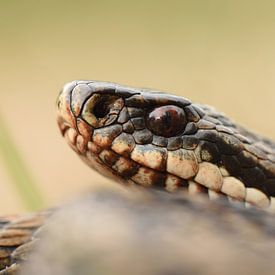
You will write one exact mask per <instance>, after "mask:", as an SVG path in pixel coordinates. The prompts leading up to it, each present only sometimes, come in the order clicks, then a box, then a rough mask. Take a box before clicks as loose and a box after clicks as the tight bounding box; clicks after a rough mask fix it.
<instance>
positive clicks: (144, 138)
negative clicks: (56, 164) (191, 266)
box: [0, 81, 275, 275]
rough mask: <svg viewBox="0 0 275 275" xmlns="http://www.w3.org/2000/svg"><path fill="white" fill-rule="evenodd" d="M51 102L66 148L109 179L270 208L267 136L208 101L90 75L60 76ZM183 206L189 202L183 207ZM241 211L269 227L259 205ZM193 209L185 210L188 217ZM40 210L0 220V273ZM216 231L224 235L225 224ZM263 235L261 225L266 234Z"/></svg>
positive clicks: (23, 253)
mask: <svg viewBox="0 0 275 275" xmlns="http://www.w3.org/2000/svg"><path fill="white" fill-rule="evenodd" d="M57 106H58V125H59V127H60V130H61V133H62V135H63V136H64V137H65V138H66V140H67V142H68V143H69V145H70V146H71V148H72V149H73V150H74V151H76V152H77V154H78V155H79V156H80V158H81V159H82V160H84V162H86V163H87V164H88V165H89V166H90V167H91V168H93V169H95V170H97V171H98V172H100V173H101V174H103V175H105V176H108V177H111V178H113V179H114V180H115V181H117V182H120V183H122V184H124V185H126V186H128V185H130V186H133V185H141V186H143V187H147V190H148V189H149V190H151V187H152V188H157V189H161V190H166V191H169V192H174V193H178V194H177V195H176V196H175V202H176V201H177V200H178V199H179V197H180V198H181V199H183V201H185V202H186V200H187V201H188V204H190V205H191V206H192V207H195V208H196V204H197V202H196V199H195V198H194V197H192V195H194V194H197V193H203V194H204V193H205V194H207V195H208V197H209V198H210V199H212V200H219V201H220V199H222V201H223V202H226V201H227V200H229V201H230V202H234V203H237V205H238V207H239V206H241V207H242V206H255V207H257V208H264V209H267V210H269V211H271V210H273V209H274V208H275V207H274V197H275V149H274V148H275V145H274V143H273V142H272V141H270V140H268V139H266V138H263V137H260V136H259V135H256V134H253V133H252V132H249V131H247V130H245V129H244V128H242V127H240V126H239V125H237V124H235V123H234V122H232V121H231V120H230V119H228V118H227V117H226V116H224V115H223V114H221V113H218V112H216V111H215V110H214V109H212V108H210V107H208V106H203V105H199V104H194V103H192V102H191V101H189V100H187V99H185V98H182V97H178V96H173V95H169V94H166V93H161V92H157V91H153V92H152V91H149V90H145V89H135V88H129V87H124V86H121V85H118V84H114V83H108V82H95V81H74V82H71V83H68V84H67V85H65V87H64V89H63V90H62V92H61V93H60V95H59V97H58V100H57ZM167 114H168V115H167ZM181 191H183V192H181ZM143 192H145V189H144V190H143ZM189 195H190V196H189ZM157 197H158V196H157ZM189 197H190V198H189ZM217 203H218V204H217V205H215V207H216V209H217V208H218V209H220V210H219V214H218V215H221V216H222V220H225V221H226V225H225V228H226V227H227V224H228V223H231V220H232V216H231V218H228V217H229V216H228V215H227V211H226V209H227V208H224V205H223V204H220V202H217ZM171 204H174V202H173V201H171ZM152 205H154V204H152ZM149 207H151V206H149ZM153 207H154V206H153ZM167 207H168V206H167ZM198 207H199V206H198ZM208 207H209V209H208ZM205 208H207V209H208V210H209V213H210V214H209V213H208V214H209V223H210V225H211V226H213V225H214V227H215V226H216V225H215V224H214V223H213V219H214V217H215V216H216V215H217V211H213V204H210V202H209V204H208V203H205V202H204V204H203V209H205ZM171 209H173V207H172V208H171ZM208 210H207V211H208ZM183 211H191V210H190V209H189V208H188V207H187V208H185V209H184V207H183ZM234 211H235V210H234ZM241 211H248V210H244V209H243V210H242V209H241V208H237V211H235V212H234V215H233V222H235V223H236V224H237V226H236V228H239V227H240V226H243V225H244V223H246V221H247V220H248V221H249V220H250V219H251V224H249V226H251V228H253V231H254V230H256V231H257V232H259V234H262V232H263V231H262V229H263V228H264V227H265V228H271V229H272V230H273V228H274V224H273V223H272V220H273V219H267V222H266V219H265V218H264V217H268V216H266V215H268V214H267V213H263V212H255V213H254V212H253V215H252V216H251V213H249V212H247V215H246V214H244V216H245V220H242V219H243V218H242V216H241V217H237V215H238V213H241ZM252 211H253V210H252ZM255 211H256V210H255ZM168 212H169V211H168ZM195 212H196V211H195ZM195 212H194V211H193V210H192V211H191V212H190V213H191V214H190V215H191V216H192V215H193V219H194V221H195V220H196V217H197V214H196V213H195ZM199 212H200V211H199ZM242 213H243V212H242ZM244 213H245V212H244ZM48 215H49V213H39V214H35V215H33V216H27V217H23V218H21V217H10V218H5V219H1V220H0V270H1V269H4V270H3V271H0V274H1V275H3V274H14V272H16V270H17V269H18V264H17V263H18V262H20V261H21V260H24V259H25V258H26V257H27V255H28V251H29V249H30V248H33V244H34V243H35V239H36V237H35V235H34V232H35V231H36V230H37V228H39V227H40V226H41V224H42V223H43V221H44V219H45V218H46V217H47V216H48ZM171 215H173V213H172V212H171ZM242 215H243V214H242ZM255 215H256V217H258V216H262V219H263V221H264V222H259V223H258V222H257V224H254V223H253V222H252V218H251V217H255ZM147 218H148V219H149V218H150V217H147V216H144V220H147ZM22 219H23V220H22ZM257 219H258V218H257ZM206 220H208V219H206ZM259 221H261V220H259ZM242 223H243V224H242ZM249 223H250V222H249ZM241 224H242V225H241ZM110 226H111V225H110ZM165 230H166V231H167V230H168V231H169V228H168V229H165ZM219 234H224V239H227V238H226V235H227V233H226V230H222V232H220V233H219ZM257 234H258V233H257ZM253 236H254V235H253ZM269 237H270V236H268V237H266V235H265V233H264V238H265V240H266V241H267V242H268V238H269ZM210 246H211V245H210ZM187 249H188V248H187ZM236 249H237V248H236ZM6 267H7V268H6Z"/></svg>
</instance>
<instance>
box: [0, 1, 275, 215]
mask: <svg viewBox="0 0 275 275" xmlns="http://www.w3.org/2000/svg"><path fill="white" fill-rule="evenodd" d="M274 14H275V2H274V1H273V0H270V1H265V0H263V1H251V0H250V1H249V0H241V1H239V0H230V1H225V0H192V1H186V0H181V1H180V0H177V1H176V0H174V1H173V0H171V1H156V0H155V1H145V0H139V1H129V0H128V1H126V0H117V1H84V0H80V1H68V0H67V1H65V0H47V1H40V0H2V1H0V35H1V36H0V37H1V38H0V39H1V40H0V65H1V66H0V80H1V88H0V116H1V125H2V126H1V125H0V139H1V135H2V150H0V153H1V157H0V194H1V197H0V214H7V213H15V212H23V211H26V210H27V209H28V208H29V209H31V208H32V209H34V208H37V207H40V205H41V200H38V202H37V203H34V204H33V205H32V204H30V205H26V202H25V203H24V202H23V200H22V197H21V196H22V194H21V195H20V192H18V190H17V189H18V186H17V187H16V185H15V184H14V183H16V181H17V184H18V183H19V185H20V184H21V183H20V177H21V176H20V175H21V174H20V172H19V174H17V177H15V176H14V174H16V173H17V171H16V165H17V164H18V162H16V163H17V164H15V165H14V164H13V163H12V162H13V160H14V159H16V158H18V159H19V163H21V164H22V167H23V168H22V171H23V172H22V171H21V173H23V174H24V173H25V176H26V177H25V182H23V184H26V183H27V182H28V181H30V182H31V184H36V186H37V189H39V190H40V193H42V196H43V200H44V206H52V205H56V204H59V203H61V202H64V201H66V200H68V199H70V198H72V197H73V196H75V195H77V194H79V193H81V192H87V190H90V189H92V188H94V187H95V186H98V185H104V186H110V187H111V186H113V185H112V184H111V183H110V182H109V181H108V180H106V179H103V178H101V177H100V176H95V174H94V172H93V171H91V170H90V169H89V168H87V167H86V166H85V165H83V164H82V162H81V161H79V160H78V159H77V158H76V156H75V154H74V153H73V152H71V150H70V149H69V147H68V146H67V145H66V144H65V142H64V141H63V140H62V138H61V137H60V135H59V132H58V129H57V127H56V123H55V106H54V103H55V98H56V96H57V93H58V91H59V90H60V88H61V87H62V85H63V84H64V82H67V81H70V80H73V79H96V80H108V81H114V82H119V83H122V84H127V85H132V86H142V87H151V88H155V89H161V90H169V91H173V92H174V93H176V94H179V95H183V96H185V97H187V98H190V99H192V100H194V101H198V102H201V103H206V104H210V105H214V106H216V108H217V109H219V110H222V111H223V112H225V113H227V114H228V115H229V116H231V117H232V118H233V119H235V120H237V121H238V122H240V123H242V124H244V125H246V126H248V127H249V128H252V129H254V130H255V131H257V132H260V133H263V134H265V135H267V136H270V137H273V138H275V129H274V127H273V126H274V119H273V118H274V115H275V110H274V104H275V77H274V72H275V16H274ZM14 145H15V146H16V147H15V146H14ZM16 150H18V152H15V151H16ZM18 154H19V155H18ZM8 156H11V157H10V159H9V157H8ZM7 163H10V164H11V165H10V166H9V165H7ZM11 168H12V169H11ZM13 169H14V170H13ZM18 175H19V176H18ZM21 187H22V186H21ZM23 187H24V186H23ZM23 189H24V188H23ZM21 191H22V190H21Z"/></svg>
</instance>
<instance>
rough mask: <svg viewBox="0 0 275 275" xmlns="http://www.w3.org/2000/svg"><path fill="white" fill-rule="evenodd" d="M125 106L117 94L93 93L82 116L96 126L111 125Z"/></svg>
mask: <svg viewBox="0 0 275 275" xmlns="http://www.w3.org/2000/svg"><path fill="white" fill-rule="evenodd" d="M123 106H124V101H123V99H122V98H120V97H118V96H116V95H110V94H106V95H102V94H99V93H98V94H93V95H92V96H91V97H90V98H89V99H88V100H87V101H86V103H85V104H84V106H83V109H82V112H81V117H82V118H83V119H84V120H85V121H86V122H87V123H88V124H90V125H91V126H93V127H94V128H98V127H103V126H107V125H110V124H111V123H112V122H114V121H115V119H116V118H117V116H118V114H119V112H120V110H121V109H122V108H123Z"/></svg>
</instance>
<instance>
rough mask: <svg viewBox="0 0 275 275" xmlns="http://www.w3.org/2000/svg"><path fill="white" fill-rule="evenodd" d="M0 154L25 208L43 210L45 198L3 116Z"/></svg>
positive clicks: (0, 132) (0, 130)
mask: <svg viewBox="0 0 275 275" xmlns="http://www.w3.org/2000/svg"><path fill="white" fill-rule="evenodd" d="M0 153H1V157H2V159H3V160H4V165H5V168H6V171H7V174H8V176H9V178H10V181H11V182H12V183H13V185H14V186H15V188H16V190H17V192H18V194H19V196H20V198H21V200H22V202H23V204H24V206H25V208H26V209H27V210H30V211H33V210H38V209H41V208H42V207H43V205H44V199H43V196H42V194H41V192H40V190H39V189H38V187H37V184H36V182H35V181H34V179H33V176H32V175H31V172H30V171H29V170H28V168H27V165H26V163H25V161H24V159H23V157H22V155H21V154H20V152H19V150H18V148H17V146H16V144H15V143H14V141H13V140H12V137H11V135H10V133H9V131H8V128H7V127H6V125H5V123H4V120H3V118H2V117H1V115H0Z"/></svg>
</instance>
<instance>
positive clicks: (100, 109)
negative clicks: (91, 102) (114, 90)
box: [93, 97, 111, 118]
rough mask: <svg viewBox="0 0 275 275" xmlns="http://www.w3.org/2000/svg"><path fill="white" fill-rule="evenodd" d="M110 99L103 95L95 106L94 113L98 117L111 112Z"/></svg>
mask: <svg viewBox="0 0 275 275" xmlns="http://www.w3.org/2000/svg"><path fill="white" fill-rule="evenodd" d="M110 109H111V106H110V100H108V98H106V97H102V98H100V99H99V101H98V102H97V103H96V104H95V106H94V107H93V113H94V115H95V117H97V118H103V117H105V116H106V115H108V113H109V112H110Z"/></svg>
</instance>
